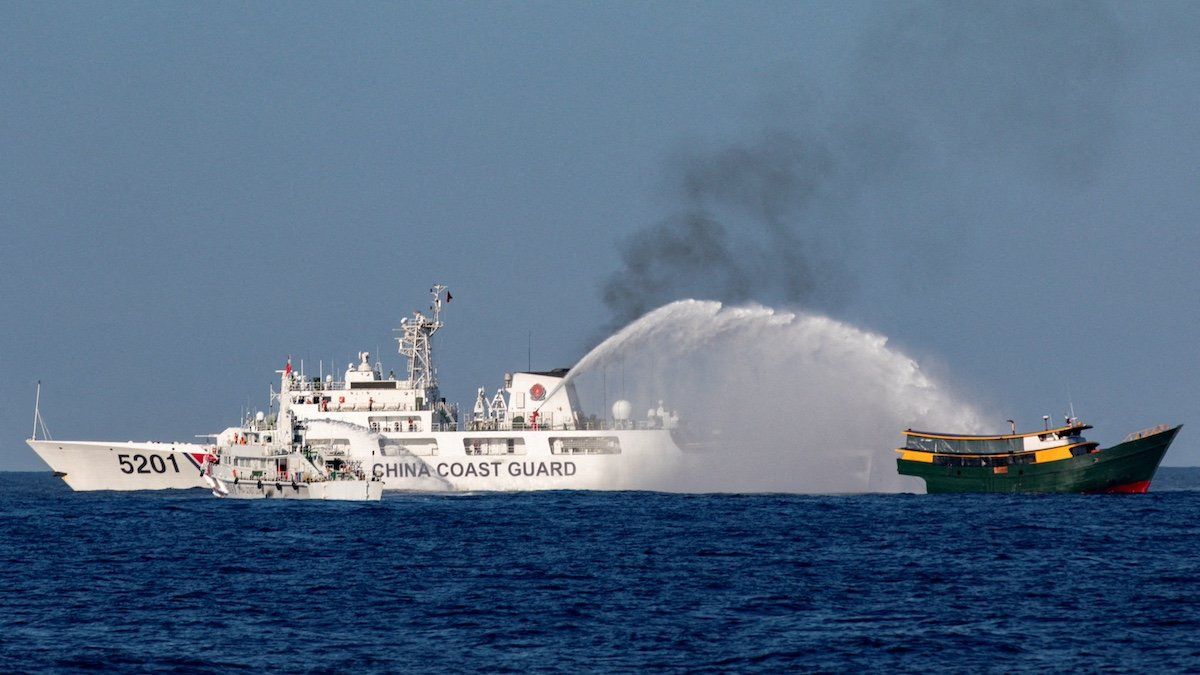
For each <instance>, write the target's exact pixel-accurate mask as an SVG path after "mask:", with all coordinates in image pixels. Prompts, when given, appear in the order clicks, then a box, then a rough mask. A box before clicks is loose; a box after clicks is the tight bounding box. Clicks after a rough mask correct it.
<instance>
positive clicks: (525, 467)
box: [29, 285, 680, 491]
mask: <svg viewBox="0 0 1200 675" xmlns="http://www.w3.org/2000/svg"><path fill="white" fill-rule="evenodd" d="M430 293H431V295H432V302H431V304H430V307H429V311H428V313H425V312H414V313H413V315H412V316H411V317H408V318H405V319H403V320H402V321H401V323H400V327H399V329H398V331H399V333H400V335H399V337H398V338H397V342H398V352H399V354H400V355H401V356H403V357H404V358H405V359H406V360H407V368H406V371H405V375H404V377H403V378H399V377H397V376H396V375H395V374H394V371H393V372H389V374H388V375H387V376H385V375H384V374H383V367H382V364H380V363H378V362H376V363H372V361H371V354H370V353H368V352H365V351H364V352H360V353H359V354H358V363H357V364H355V363H351V364H349V365H348V366H347V368H346V370H345V372H344V374H343V376H342V378H341V380H336V379H335V378H334V377H333V376H332V375H329V376H326V377H324V378H321V377H311V376H309V375H307V374H305V373H303V372H300V371H298V370H296V369H294V368H293V367H292V364H291V361H290V360H289V361H288V362H287V364H286V365H285V367H284V368H283V369H282V370H279V371H277V374H278V375H279V390H278V392H277V393H273V395H272V399H273V400H272V408H273V410H272V412H271V413H270V414H266V415H261V414H260V415H256V416H254V417H249V418H247V419H246V420H243V422H242V423H241V424H240V425H238V426H234V427H229V428H227V429H225V430H224V431H222V432H221V433H220V434H217V435H215V445H216V446H223V447H229V446H231V445H236V444H241V443H247V444H250V443H253V444H271V443H278V442H280V441H281V439H285V438H288V437H289V436H290V432H289V431H288V430H289V429H290V428H293V427H295V426H298V425H299V426H304V427H306V428H307V429H308V431H307V443H309V444H310V445H311V446H313V447H320V448H324V449H326V450H328V451H330V452H339V453H343V454H345V455H346V456H347V457H350V458H353V459H354V460H355V461H361V462H362V463H363V466H364V467H365V468H366V470H367V471H368V473H369V475H370V476H372V477H375V478H378V479H380V480H381V481H383V483H384V486H385V487H386V488H387V489H393V490H417V491H455V490H533V489H637V488H639V487H647V486H651V485H654V484H656V483H657V482H658V478H660V477H661V475H662V473H663V472H669V471H672V470H676V469H677V466H676V464H675V463H674V462H672V461H671V460H672V459H673V458H676V457H678V456H679V454H680V451H679V448H678V447H677V446H676V444H675V443H674V441H673V439H672V434H671V430H672V428H673V427H674V426H675V424H676V417H675V416H674V415H673V414H671V413H670V412H669V411H667V410H665V409H663V408H662V406H661V404H660V406H659V408H658V409H657V410H652V411H651V415H649V416H648V418H647V420H645V421H634V420H632V419H631V415H630V411H631V406H630V404H629V402H628V401H618V402H617V403H616V404H614V406H613V416H612V419H611V421H610V420H608V419H601V418H597V417H595V416H588V417H585V416H584V415H583V414H582V412H581V407H580V405H579V401H578V396H577V393H576V390H575V387H574V385H573V384H572V383H571V382H570V381H569V379H568V371H567V370H565V369H563V370H555V371H536V372H517V373H509V374H506V375H505V377H504V384H503V386H502V387H500V388H499V389H497V390H496V391H495V393H494V394H490V395H489V394H488V391H487V390H486V389H484V388H480V389H478V390H477V395H476V400H475V402H474V405H473V406H472V410H471V412H470V414H469V416H468V418H467V419H460V416H459V410H458V407H457V406H455V405H452V404H449V403H447V402H446V400H445V399H444V398H443V397H442V396H441V393H440V391H439V389H438V379H437V369H436V367H435V363H434V352H433V341H432V338H433V336H434V334H435V333H437V332H438V331H439V330H440V329H441V328H442V327H443V325H444V324H443V322H442V311H443V307H444V303H445V302H448V301H449V298H450V297H451V296H450V295H449V293H448V292H447V290H446V288H445V287H444V286H441V285H438V286H434V287H433V288H431V289H430ZM276 404H277V405H276ZM29 444H30V446H31V447H33V449H34V450H35V451H36V452H37V453H38V454H39V455H40V456H42V458H43V459H45V460H46V461H47V463H48V464H50V466H51V468H53V469H54V470H55V471H56V472H58V473H59V474H60V475H63V478H64V479H65V480H66V481H67V483H68V484H69V485H71V487H73V488H74V489H77V490H78V489H85V490H87V489H154V488H173V487H197V486H204V482H203V480H202V478H201V473H202V472H201V470H200V469H201V465H202V464H203V460H204V457H205V456H206V454H207V453H208V452H209V450H210V449H211V446H209V445H201V444H174V445H154V446H153V451H151V450H148V449H147V448H146V447H145V446H147V445H148V444H122V443H87V442H83V443H80V442H66V443H64V442H58V441H50V440H41V439H31V440H30V441H29ZM135 445H136V446H137V447H136V448H135V447H134V446H135ZM131 453H141V454H147V453H149V454H150V456H151V457H153V456H159V455H161V457H160V459H159V460H154V459H147V460H146V461H147V462H148V463H150V464H151V466H152V468H153V467H158V466H162V467H164V468H166V469H167V470H166V471H164V472H161V473H143V472H141V471H134V472H132V473H130V472H128V471H125V470H123V467H121V466H117V464H118V463H119V460H118V457H119V456H128V455H130V454H131ZM174 467H180V469H181V470H179V471H171V470H170V469H172V468H174Z"/></svg>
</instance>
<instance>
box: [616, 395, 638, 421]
mask: <svg viewBox="0 0 1200 675" xmlns="http://www.w3.org/2000/svg"><path fill="white" fill-rule="evenodd" d="M612 414H613V419H614V420H617V421H618V422H628V421H629V418H630V417H632V416H633V404H632V403H630V402H629V401H626V400H625V399H621V400H619V401H617V402H616V403H613V407H612Z"/></svg>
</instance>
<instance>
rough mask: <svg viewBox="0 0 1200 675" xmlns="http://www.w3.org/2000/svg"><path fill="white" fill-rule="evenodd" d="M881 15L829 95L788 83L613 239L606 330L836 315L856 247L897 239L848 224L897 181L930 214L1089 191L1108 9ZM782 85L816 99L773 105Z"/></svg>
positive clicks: (680, 161) (1101, 109)
mask: <svg viewBox="0 0 1200 675" xmlns="http://www.w3.org/2000/svg"><path fill="white" fill-rule="evenodd" d="M883 7H884V8H885V11H884V13H883V14H882V15H880V16H879V17H877V21H876V22H875V23H874V24H873V25H872V26H871V27H868V28H865V29H864V31H863V33H862V34H861V36H860V42H859V44H858V45H856V46H854V47H853V54H854V55H855V59H854V62H853V65H852V66H851V67H850V68H849V71H848V72H843V73H838V74H837V75H838V77H835V78H832V84H830V83H826V85H825V86H824V87H821V86H810V85H809V83H807V82H805V81H804V80H805V79H806V78H803V77H796V78H793V82H791V83H784V85H783V86H780V87H778V90H776V91H771V92H769V93H768V94H767V97H766V98H767V99H768V100H770V101H771V103H772V105H771V106H770V109H771V111H772V112H771V113H769V114H768V116H769V117H772V118H773V119H775V120H777V121H773V123H772V124H771V125H770V126H769V127H768V128H765V129H760V130H757V131H752V132H750V133H748V134H747V136H746V138H745V140H742V141H739V142H735V143H732V144H728V145H726V146H724V147H712V148H705V147H690V148H687V149H684V150H683V151H681V152H680V153H679V156H678V158H677V159H676V160H674V161H672V162H670V163H669V165H668V167H667V170H666V175H667V183H668V185H669V192H670V194H671V195H673V197H672V198H671V200H672V202H673V204H674V206H673V207H672V208H671V212H670V213H669V214H668V215H666V217H664V218H663V219H662V220H660V221H659V222H656V223H653V224H651V225H648V226H647V227H645V228H643V229H642V230H640V231H638V232H636V233H635V234H634V235H633V236H631V237H630V238H628V239H627V240H626V241H624V242H623V244H622V247H621V261H622V265H621V268H620V269H619V270H618V271H617V272H615V273H614V274H613V275H612V276H611V277H610V278H609V279H608V281H607V283H606V284H605V286H604V290H603V300H604V302H605V304H606V305H607V307H608V308H609V310H610V314H611V326H610V327H611V328H616V327H619V326H622V325H625V324H627V323H629V322H630V321H632V320H633V319H636V318H637V317H639V316H641V315H643V314H645V313H646V312H647V311H649V310H651V309H653V308H655V307H658V306H660V305H662V304H665V303H667V302H669V301H672V300H676V299H679V298H684V297H692V298H703V299H713V300H720V301H723V302H733V303H739V302H745V301H750V300H754V301H758V302H762V303H767V304H777V303H781V304H788V305H793V306H802V307H808V308H815V309H821V310H830V309H835V308H836V307H837V306H838V305H839V304H840V303H842V302H844V301H845V299H846V298H847V297H848V295H849V294H850V292H851V291H852V289H853V288H854V274H853V271H852V270H853V264H852V263H853V262H854V257H855V253H856V250H857V248H858V247H857V243H858V242H859V241H861V238H862V237H863V236H865V235H868V234H869V236H871V237H876V238H883V239H885V240H902V239H903V238H904V237H905V236H906V232H905V228H903V227H899V226H898V225H897V224H896V223H894V222H888V221H878V220H871V221H864V220H863V219H862V217H861V216H856V215H855V214H856V213H861V212H862V210H861V209H856V208H855V207H856V206H857V205H859V204H861V203H863V202H864V201H865V200H869V199H872V198H873V195H876V194H877V189H878V188H880V187H881V186H885V185H894V184H895V183H896V182H902V183H904V184H906V185H909V186H910V187H911V188H912V189H911V190H908V191H905V192H904V194H905V195H906V198H907V199H912V200H921V199H924V200H931V201H930V203H931V204H933V203H934V202H936V201H937V200H945V201H947V202H950V201H956V200H967V201H970V200H972V199H978V197H977V196H976V195H974V194H972V192H973V191H976V190H978V191H980V192H982V191H985V190H987V189H988V187H989V185H987V184H985V183H986V182H987V181H989V180H990V181H994V177H995V176H997V175H1001V176H1013V177H1016V178H1017V179H1020V180H1038V181H1044V182H1046V183H1048V184H1053V185H1057V186H1061V187H1070V186H1072V185H1081V184H1086V183H1087V182H1088V181H1089V180H1091V178H1092V177H1093V175H1094V174H1095V172H1096V170H1097V167H1098V166H1099V165H1100V164H1101V162H1102V161H1103V159H1104V156H1105V154H1106V149H1107V147H1108V141H1107V139H1108V138H1110V137H1111V135H1112V131H1113V129H1114V127H1116V126H1117V123H1118V122H1117V116H1116V114H1115V112H1114V109H1113V106H1112V104H1111V101H1112V99H1113V98H1114V92H1115V91H1116V90H1117V89H1118V88H1119V86H1120V84H1121V81H1122V74H1123V72H1124V71H1125V69H1126V62H1127V60H1128V54H1127V40H1126V39H1125V34H1124V31H1123V30H1122V29H1121V26H1120V24H1119V22H1118V21H1117V20H1116V19H1115V17H1114V15H1113V14H1112V12H1110V10H1109V7H1108V6H1107V5H1104V4H1099V3H1094V2H1079V3H1070V2H1055V3H1049V2H1003V3H998V2H962V1H954V2H928V3H920V4H916V5H903V6H902V7H899V6H897V5H883ZM897 7H899V8H898V9H897ZM792 88H794V90H795V91H803V92H812V91H818V92H820V94H821V95H818V96H812V95H808V96H798V95H797V96H794V97H789V94H787V93H781V92H787V91H791V90H792ZM984 174H987V175H991V176H993V178H992V179H986V180H985V179H983V178H980V179H978V180H976V181H972V180H971V179H969V178H967V179H964V178H963V176H972V175H981V176H982V175H984ZM945 190H958V191H960V192H959V193H956V194H946V192H945ZM883 192H886V191H883ZM895 192H896V191H895V190H893V191H890V192H888V194H892V195H894V194H895ZM874 198H878V197H874ZM868 211H870V210H868ZM873 212H878V209H876V210H874V211H873ZM924 226H925V227H926V228H927V229H928V228H935V229H936V228H937V227H939V224H937V223H926V224H925V225H924ZM955 226H961V225H959V224H956V225H955ZM925 236H929V235H928V232H926V233H925Z"/></svg>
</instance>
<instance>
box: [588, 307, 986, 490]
mask: <svg viewBox="0 0 1200 675" xmlns="http://www.w3.org/2000/svg"><path fill="white" fill-rule="evenodd" d="M568 379H569V380H571V381H573V382H575V383H576V386H577V388H579V389H580V390H581V394H584V395H586V396H587V398H588V400H589V401H594V402H598V399H600V397H601V396H602V394H601V393H600V389H601V387H603V389H604V390H605V393H604V394H603V397H604V398H605V399H606V400H607V402H608V403H610V404H611V402H612V401H614V400H616V399H617V398H620V397H622V396H623V397H624V398H627V399H629V400H631V401H632V402H633V403H634V410H635V416H637V417H641V416H642V415H644V411H646V410H647V409H648V408H651V407H656V406H657V403H658V400H659V399H662V400H663V401H664V402H665V404H666V407H667V408H670V409H674V410H677V411H678V412H679V414H680V417H681V420H682V422H683V426H685V427H686V428H687V430H688V431H689V432H695V433H699V432H703V438H706V439H709V440H712V439H714V438H715V439H719V441H718V442H716V443H709V444H708V445H709V446H710V447H711V446H715V448H716V449H715V450H713V451H711V452H706V453H703V454H697V453H690V454H688V455H687V456H686V457H685V459H684V460H683V461H681V462H680V464H679V466H678V467H672V469H671V470H670V471H666V472H664V476H666V477H664V478H663V479H662V481H663V484H662V485H659V486H656V487H658V488H660V489H663V490H671V491H716V492H763V491H782V492H812V493H835V492H899V491H907V492H922V491H924V487H923V483H922V482H921V481H919V480H917V479H911V478H907V477H901V476H899V475H898V474H897V472H896V462H895V460H896V453H895V452H894V449H895V448H896V447H898V446H899V445H900V444H901V443H902V441H903V436H902V434H901V431H902V430H903V429H905V428H907V427H912V428H919V429H932V430H943V431H947V432H956V433H974V432H978V431H980V430H981V429H982V428H983V425H982V424H981V422H980V419H981V418H980V416H979V415H978V414H977V413H976V412H975V410H974V409H973V408H972V407H971V406H970V405H967V404H965V403H963V402H961V401H959V400H957V398H956V397H954V396H953V395H952V394H950V393H949V392H948V391H947V390H946V389H945V388H944V387H942V386H939V384H938V383H937V382H935V381H933V379H931V378H930V377H929V376H928V375H927V374H926V373H925V372H923V371H922V370H921V368H920V366H919V365H918V364H917V363H916V362H915V361H914V360H913V359H911V358H909V357H908V356H906V355H905V354H903V353H901V352H899V351H897V350H895V349H892V348H891V347H889V346H888V340H887V337H885V336H883V335H879V334H877V333H872V332H869V331H865V330H862V329H860V328H857V327H855V326H852V325H849V324H846V323H843V322H840V321H836V320H834V319H831V318H829V317H826V316H821V315H817V314H809V313H805V312H791V311H778V310H775V309H771V308H769V307H763V306H760V305H750V306H737V307H726V306H723V305H722V304H721V303H719V302H712V301H698V300H681V301H678V302H673V303H671V304H668V305H665V306H663V307H660V308H659V309H657V310H654V311H653V312H650V313H649V314H647V315H645V316H643V317H642V318H641V319H639V320H637V321H635V322H633V323H632V324H630V325H629V326H627V327H625V328H624V329H622V330H621V331H619V332H618V333H616V334H615V335H613V336H611V337H610V338H608V339H607V340H605V341H604V342H602V343H601V344H600V345H598V346H597V347H596V348H595V349H593V350H592V351H591V352H589V353H588V354H587V355H586V356H584V357H583V358H582V359H581V360H580V361H579V362H578V363H577V364H576V365H575V367H574V368H572V370H571V373H570V375H569V378H568ZM601 382H603V383H604V384H603V385H601V384H600V383H601ZM622 382H623V386H624V391H623V392H622V391H621V387H622ZM597 407H598V405H597Z"/></svg>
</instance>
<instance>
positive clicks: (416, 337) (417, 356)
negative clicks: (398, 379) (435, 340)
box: [396, 284, 450, 389]
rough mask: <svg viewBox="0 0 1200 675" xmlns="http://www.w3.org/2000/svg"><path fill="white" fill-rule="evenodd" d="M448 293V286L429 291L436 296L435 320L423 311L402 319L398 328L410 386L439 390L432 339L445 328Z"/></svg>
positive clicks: (434, 299) (431, 309) (436, 287)
mask: <svg viewBox="0 0 1200 675" xmlns="http://www.w3.org/2000/svg"><path fill="white" fill-rule="evenodd" d="M445 291H446V287H445V286H443V285H442V284H437V285H435V286H434V287H433V288H431V289H429V292H430V293H431V294H432V295H433V304H432V305H430V307H429V309H430V311H432V312H433V318H432V319H431V318H429V317H427V316H425V315H424V314H422V313H421V312H413V316H412V318H411V319H408V318H405V319H401V320H400V327H399V328H397V329H396V330H398V331H399V332H400V337H398V338H396V342H399V343H400V348H399V352H400V354H401V356H403V357H405V358H406V359H408V381H409V383H410V386H412V387H414V388H417V389H436V388H437V369H436V368H434V367H433V345H432V343H431V341H430V338H431V337H433V334H434V333H436V332H437V331H438V329H439V328H441V327H442V325H443V324H442V318H441V317H442V294H443V293H445ZM449 298H450V294H449V293H446V299H447V302H449Z"/></svg>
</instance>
